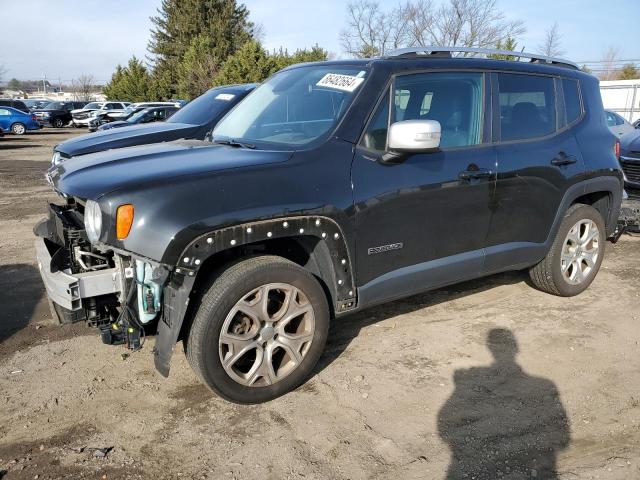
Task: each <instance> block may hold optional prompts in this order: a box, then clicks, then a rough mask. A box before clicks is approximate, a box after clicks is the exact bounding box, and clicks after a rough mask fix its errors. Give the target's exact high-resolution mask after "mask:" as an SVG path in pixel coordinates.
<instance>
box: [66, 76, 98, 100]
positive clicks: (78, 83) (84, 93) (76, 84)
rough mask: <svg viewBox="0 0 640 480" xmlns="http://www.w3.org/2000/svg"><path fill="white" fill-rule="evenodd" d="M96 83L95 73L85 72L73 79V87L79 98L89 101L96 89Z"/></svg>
mask: <svg viewBox="0 0 640 480" xmlns="http://www.w3.org/2000/svg"><path fill="white" fill-rule="evenodd" d="M95 83H96V82H95V78H94V77H93V75H88V74H86V73H85V74H82V75H80V76H79V77H78V78H76V79H74V80H72V81H71V88H72V89H73V92H74V95H75V96H76V98H77V99H78V100H81V101H83V102H88V101H89V100H91V94H92V93H93V90H94V89H95Z"/></svg>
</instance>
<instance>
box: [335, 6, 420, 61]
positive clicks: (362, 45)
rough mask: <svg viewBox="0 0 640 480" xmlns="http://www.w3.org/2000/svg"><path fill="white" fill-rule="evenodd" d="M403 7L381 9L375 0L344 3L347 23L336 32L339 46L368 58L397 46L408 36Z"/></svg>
mask: <svg viewBox="0 0 640 480" xmlns="http://www.w3.org/2000/svg"><path fill="white" fill-rule="evenodd" d="M405 8H408V4H407V7H405ZM405 8H403V7H400V6H399V7H396V8H394V9H392V10H391V11H390V12H384V11H382V9H381V8H380V4H379V3H378V2H375V1H368V0H358V1H355V2H352V3H349V4H347V26H346V28H345V29H343V30H342V31H341V32H340V44H341V46H342V49H343V50H344V51H345V52H346V53H347V54H349V55H351V56H353V57H357V58H369V57H376V56H380V55H384V54H385V53H388V52H389V51H391V50H394V49H396V48H400V47H401V46H402V45H404V44H406V42H407V38H408V32H407V27H408V25H407V20H406V16H405Z"/></svg>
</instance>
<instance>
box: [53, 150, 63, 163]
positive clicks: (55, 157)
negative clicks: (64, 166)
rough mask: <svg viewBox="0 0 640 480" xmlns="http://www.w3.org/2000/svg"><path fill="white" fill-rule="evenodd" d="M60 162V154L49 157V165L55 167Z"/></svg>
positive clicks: (55, 153) (54, 153)
mask: <svg viewBox="0 0 640 480" xmlns="http://www.w3.org/2000/svg"><path fill="white" fill-rule="evenodd" d="M60 162H62V155H60V152H53V157H51V163H52V164H53V165H54V166H55V165H58V164H59V163H60Z"/></svg>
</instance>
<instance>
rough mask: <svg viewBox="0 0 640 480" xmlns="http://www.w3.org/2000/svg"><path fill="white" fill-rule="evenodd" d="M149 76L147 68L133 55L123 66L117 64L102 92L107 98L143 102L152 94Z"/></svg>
mask: <svg viewBox="0 0 640 480" xmlns="http://www.w3.org/2000/svg"><path fill="white" fill-rule="evenodd" d="M151 87H152V85H151V76H150V75H149V72H148V71H147V68H146V67H145V66H144V65H143V64H142V62H141V61H140V60H138V59H137V58H136V57H135V56H133V57H131V59H130V60H129V62H128V63H127V65H126V66H125V67H123V66H121V65H118V66H117V67H116V71H115V72H114V73H113V75H112V76H111V80H110V81H109V83H107V84H106V85H105V86H104V88H103V89H102V92H103V93H104V94H105V95H106V96H107V98H108V99H109V100H122V101H128V102H144V101H147V100H150V99H152V98H155V97H153V96H152V88H151Z"/></svg>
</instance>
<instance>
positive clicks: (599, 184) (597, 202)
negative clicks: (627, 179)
mask: <svg viewBox="0 0 640 480" xmlns="http://www.w3.org/2000/svg"><path fill="white" fill-rule="evenodd" d="M622 192H623V186H622V176H621V175H620V176H618V175H606V176H601V177H595V178H591V179H588V180H584V181H581V182H578V183H576V184H574V185H572V186H571V187H570V188H569V189H568V190H567V191H566V193H565V195H564V197H563V199H562V203H561V205H560V208H559V209H558V212H557V214H556V218H555V220H554V223H553V227H552V228H551V231H550V232H549V236H548V237H547V241H546V244H547V245H548V246H550V245H551V243H552V242H553V239H554V238H555V235H556V232H557V231H558V228H559V227H560V223H561V222H562V219H563V218H564V215H565V213H566V212H567V210H569V208H570V207H571V205H574V204H576V203H584V204H585V205H590V206H592V207H594V208H596V209H597V210H598V211H599V212H600V214H601V215H602V218H604V221H605V225H606V230H607V236H609V235H611V234H613V231H614V230H615V228H616V225H617V223H618V212H619V211H620V204H621V202H622Z"/></svg>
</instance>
